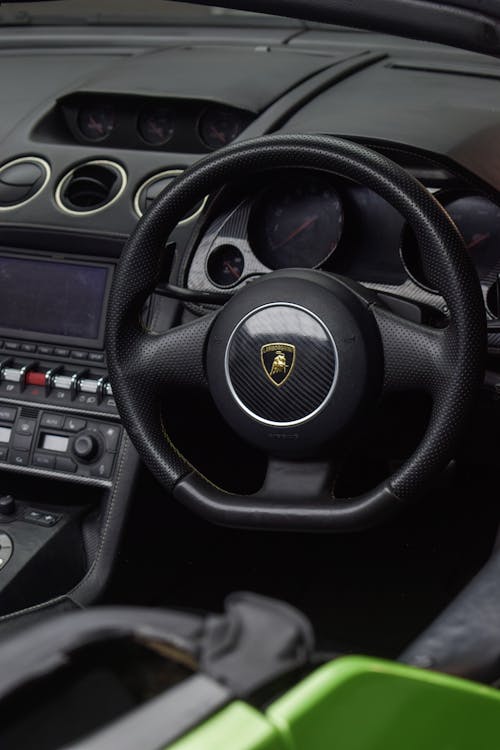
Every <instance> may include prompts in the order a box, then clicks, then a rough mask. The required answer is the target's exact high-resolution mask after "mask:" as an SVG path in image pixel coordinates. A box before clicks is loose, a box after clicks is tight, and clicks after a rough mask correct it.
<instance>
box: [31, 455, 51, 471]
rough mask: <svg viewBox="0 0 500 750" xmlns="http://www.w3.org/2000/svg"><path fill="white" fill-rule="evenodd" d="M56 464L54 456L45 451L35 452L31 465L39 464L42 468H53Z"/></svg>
mask: <svg viewBox="0 0 500 750" xmlns="http://www.w3.org/2000/svg"><path fill="white" fill-rule="evenodd" d="M55 464H56V461H55V458H54V456H49V455H47V453H35V455H34V456H33V465H34V466H39V467H40V468H43V469H53V468H54V466H55Z"/></svg>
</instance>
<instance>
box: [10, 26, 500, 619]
mask: <svg viewBox="0 0 500 750" xmlns="http://www.w3.org/2000/svg"><path fill="white" fill-rule="evenodd" d="M0 58H1V65H0V475H1V476H2V479H3V481H4V484H5V485H6V486H7V485H8V486H9V487H12V488H13V489H12V493H13V495H14V494H15V495H16V498H15V503H14V504H13V503H10V507H11V509H12V507H13V505H16V503H17V505H16V508H17V510H16V511H15V513H14V515H13V516H12V520H11V521H6V522H5V523H4V522H3V520H2V533H4V532H5V534H6V535H7V536H9V537H10V538H11V539H12V541H13V544H11V545H10V549H11V550H12V549H14V550H15V552H14V553H13V554H12V555H11V556H10V557H8V556H7V555H6V553H5V552H4V551H2V556H0V560H3V563H2V562H0V569H2V565H3V566H6V567H5V570H3V571H2V576H3V582H4V588H3V589H2V586H0V589H1V591H0V594H1V595H2V596H3V597H4V598H3V602H0V614H2V613H4V612H6V611H13V610H15V609H20V608H22V607H24V606H32V605H33V603H36V602H41V601H44V600H45V599H51V598H52V597H53V596H54V595H55V594H58V593H61V592H65V591H68V590H70V589H71V587H72V586H74V585H75V583H76V582H77V581H78V580H80V579H81V578H82V576H83V574H84V573H85V571H88V570H90V567H89V565H90V563H91V561H93V560H94V559H97V557H98V556H99V551H100V550H101V546H106V547H107V549H108V553H107V554H106V556H105V557H106V559H107V560H112V559H113V553H112V550H113V549H115V550H116V545H117V544H118V539H119V531H120V525H121V524H122V523H123V519H124V518H125V507H126V503H127V502H128V501H129V499H130V496H131V494H132V492H133V483H134V476H135V474H134V473H135V472H136V471H137V468H138V466H139V460H138V457H137V455H136V454H135V453H134V451H133V448H132V446H131V444H130V442H129V439H128V436H127V435H126V433H125V431H124V429H123V426H122V425H121V423H120V418H119V414H118V412H117V409H116V404H115V401H114V397H113V391H112V386H111V383H110V382H109V378H108V370H107V362H106V355H105V347H104V329H105V319H106V310H107V304H108V297H109V290H110V285H111V282H112V278H113V274H114V272H115V268H116V264H117V262H118V259H119V258H120V254H121V252H122V249H123V247H124V244H125V243H126V241H127V238H128V236H129V235H130V233H131V232H132V231H133V230H134V228H135V227H136V225H137V222H138V221H140V220H141V216H142V215H143V214H144V212H145V211H146V210H147V209H148V208H149V207H150V206H151V204H152V203H153V202H154V200H155V198H156V197H157V196H158V195H159V193H160V192H161V191H162V190H163V189H164V188H165V187H166V186H167V185H168V184H169V182H170V181H171V180H173V179H175V178H176V177H177V176H178V175H179V174H182V172H183V171H184V170H185V169H187V168H189V167H190V166H191V165H193V164H196V163H197V162H199V160H200V159H203V157H204V156H205V155H207V154H209V153H211V152H214V151H216V150H217V149H220V148H223V147H224V146H225V145H227V144H229V143H232V142H237V141H238V140H243V139H249V138H253V137H258V136H261V135H264V134H267V133H279V132H283V133H290V132H296V133H330V134H334V135H337V136H342V137H347V138H351V139H353V140H356V141H358V142H361V143H364V144H366V145H368V146H370V147H371V148H373V149H375V150H378V151H379V152H380V153H382V154H386V155H387V156H389V157H390V158H392V159H394V160H395V161H396V162H397V163H398V164H400V165H402V166H403V167H404V168H405V169H407V170H409V171H410V172H411V173H412V174H413V175H414V176H415V177H416V178H417V179H419V180H420V181H421V182H422V183H423V184H424V185H425V186H426V187H427V189H428V190H429V191H431V192H432V193H433V194H434V196H435V197H436V199H437V200H439V201H440V202H441V203H442V205H443V206H444V207H445V208H446V210H447V211H448V212H449V214H450V216H451V217H452V219H453V220H454V221H455V223H456V225H457V227H458V228H459V230H460V232H461V233H462V235H463V238H464V241H465V244H466V246H467V250H468V252H469V253H470V254H471V257H472V259H473V261H474V264H475V268H476V270H477V273H478V276H479V278H480V281H481V285H482V289H483V295H484V301H485V310H486V311H487V315H488V319H489V322H490V324H491V325H492V326H493V327H492V328H491V331H490V334H489V344H490V352H491V354H492V355H494V356H496V357H498V355H499V354H500V335H499V334H498V333H497V332H496V330H494V326H495V324H497V325H498V321H499V320H500V293H499V283H498V277H499V274H500V168H498V165H497V159H496V150H495V148H496V144H497V143H499V142H500V140H499V135H500V95H499V94H500V63H498V62H497V61H495V60H491V59H489V58H485V57H483V56H481V55H476V54H473V53H465V52H457V51H453V50H450V49H446V48H442V47H438V46H437V45H426V44H421V43H418V42H410V41H407V40H405V41H402V40H398V39H394V38H388V37H383V36H379V35H376V34H360V33H357V32H354V31H349V30H346V31H340V30H326V29H325V30H318V29H316V30H312V29H302V28H298V27H295V26H294V27H293V28H285V27H284V28H280V27H279V26H274V25H273V26H268V27H262V28H261V27H259V26H258V25H254V24H249V25H245V26H241V27H237V26H236V25H231V26H220V27H217V26H216V25H213V26H207V27H203V28H202V27H193V28H187V27H185V28H184V27H176V28H175V29H166V28H162V29H156V28H154V27H148V28H132V27H130V28H127V29H126V30H125V29H124V28H110V29H107V28H105V27H102V28H101V27H99V28H97V27H80V28H78V29H72V30H71V31H70V30H65V31H64V32H63V31H62V29H60V28H55V29H51V28H50V27H45V28H43V29H38V28H36V27H23V28H22V29H20V28H11V29H9V28H5V29H2V28H0ZM165 245H166V250H167V252H166V253H165V261H166V262H165V268H164V269H162V277H161V280H160V285H159V288H158V289H157V293H156V294H153V295H152V296H151V298H150V299H149V300H148V301H147V302H146V304H145V307H144V318H145V322H146V323H147V325H148V327H149V328H150V329H152V330H156V331H164V330H167V329H169V328H170V327H172V326H173V325H176V324H178V323H181V322H184V321H189V320H190V319H192V317H193V316H197V315H201V314H204V313H205V312H206V310H207V308H210V305H207V304H206V302H205V303H203V304H202V303H200V302H199V299H200V297H202V296H203V295H200V296H199V297H198V298H197V302H196V303H193V302H185V303H182V302H181V301H179V300H178V299H172V298H168V297H166V296H165V294H163V293H162V291H164V290H162V289H161V286H162V285H163V284H164V283H168V282H170V285H171V287H173V286H177V287H180V286H182V287H187V290H188V292H189V290H190V292H192V293H193V294H194V297H196V292H205V293H207V292H208V293H214V294H213V295H211V296H214V295H215V294H218V295H219V299H220V297H221V296H222V297H223V298H225V297H227V295H231V294H235V293H237V292H238V290H239V289H240V288H241V287H242V286H243V285H245V284H248V283H252V280H254V279H256V278H258V277H259V276H260V275H262V274H265V273H269V272H271V271H273V270H274V269H278V268H286V267H297V266H300V267H306V268H321V269H324V270H326V271H331V272H333V273H337V274H345V275H346V276H349V277H351V278H353V279H355V280H357V281H359V282H361V283H363V284H366V285H367V286H368V287H371V288H373V289H376V290H378V291H379V292H380V293H382V294H383V295H384V296H385V299H386V300H393V301H397V302H398V303H401V302H402V303H403V306H404V305H406V307H405V308H404V309H405V310H406V313H407V314H408V315H409V316H411V317H413V319H419V320H425V321H426V322H431V323H435V324H437V325H439V324H441V322H442V320H443V317H446V314H447V308H446V300H444V299H442V298H441V296H440V295H439V293H438V291H437V290H433V289H432V288H431V285H430V284H429V283H428V281H427V279H426V278H425V273H424V272H423V269H422V268H421V267H420V265H419V258H418V253H417V252H416V240H415V238H414V237H413V236H412V234H411V232H410V231H409V229H408V227H406V226H405V223H404V221H403V219H402V218H401V216H400V215H399V214H398V213H397V212H396V211H395V210H394V209H393V208H392V207H391V206H390V205H388V204H387V203H386V202H385V201H384V200H382V199H381V198H380V197H379V196H378V195H376V194H375V193H373V192H372V191H371V190H370V189H368V188H367V187H365V186H361V185H357V184H355V183H352V182H349V181H348V180H345V179H343V178H341V177H339V176H338V175H335V174H330V173H328V172H325V171H304V170H299V169H293V170H292V169H288V170H279V171H271V172H265V173H261V174H257V175H255V176H253V177H252V178H250V179H245V180H239V181H238V180H235V182H234V183H233V184H231V185H227V186H226V187H225V188H224V189H223V190H221V191H220V192H219V193H217V194H215V195H207V196H206V197H205V198H204V199H203V200H201V201H200V202H199V203H198V205H195V206H192V208H191V210H190V211H189V212H188V213H187V214H186V215H185V216H184V217H183V218H182V220H181V221H180V222H179V224H178V226H177V227H176V228H175V229H174V231H173V232H172V234H171V236H170V237H165ZM182 291H183V292H184V293H185V292H186V289H183V290H182ZM187 296H189V294H188V295H187ZM497 380H498V378H497V376H496V375H495V383H496V382H497ZM205 407H206V405H205V406H204V405H197V404H193V408H194V409H197V408H200V409H202V408H205ZM172 412H175V405H174V406H173V408H172ZM174 417H175V415H174ZM176 427H177V429H178V433H179V434H178V435H175V437H176V439H177V438H178V443H179V446H180V448H181V449H182V447H183V442H182V441H183V439H185V442H186V443H187V436H185V435H184V433H183V429H184V430H186V431H188V432H189V438H190V437H191V434H192V429H191V425H190V424H186V420H185V414H184V412H183V413H182V414H180V415H178V424H177V425H176ZM203 440H204V438H203ZM221 444H222V443H221ZM224 446H225V447H224V450H221V451H219V452H218V455H217V456H215V457H213V456H208V457H207V456H206V453H207V452H206V446H205V445H203V446H201V448H200V450H199V455H196V456H194V460H193V464H194V465H199V466H200V467H201V468H202V469H203V468H204V463H203V462H204V461H209V462H210V466H208V467H207V472H208V473H210V472H212V471H214V464H215V463H217V462H218V463H217V466H218V468H216V470H215V471H216V473H217V472H220V473H221V474H223V475H224V476H225V477H226V479H227V477H228V474H231V473H232V474H234V479H233V478H231V480H230V481H228V484H229V485H230V484H231V482H233V481H234V484H235V486H237V485H238V482H239V477H238V475H239V473H240V472H239V466H240V464H238V462H237V460H236V459H237V455H239V451H238V450H237V448H238V446H237V445H236V444H235V440H234V438H233V436H232V435H231V436H229V438H228V439H227V440H226V439H224ZM241 455H243V453H242V454H241ZM244 455H245V461H246V462H247V463H249V464H250V463H252V462H253V463H252V465H253V466H254V467H255V471H254V472H253V474H254V475H255V477H256V479H258V477H259V476H260V474H259V472H260V470H261V468H262V467H261V465H260V463H259V460H258V457H256V456H254V455H251V454H250V452H249V451H248V450H247V451H246V452H245V454H244ZM250 473H252V472H250ZM16 513H17V515H15V514H16ZM78 514H82V515H83V516H85V518H86V521H85V524H84V533H83V534H78V535H76V536H75V532H74V524H73V520H74V518H75V517H76V516H77V515H78ZM7 523H8V524H9V526H8V529H7V530H5V526H6V524H7ZM28 532H29V533H28ZM59 534H62V535H63V536H65V539H66V542H65V549H66V552H65V554H64V555H63V556H62V558H61V556H60V554H59V552H57V549H56V553H57V554H53V555H52V554H50V555H49V554H47V556H46V557H45V558H43V559H42V558H41V557H40V555H39V552H40V554H42V553H43V554H45V552H46V551H47V550H49V551H50V549H51V548H52V549H54V548H53V547H51V545H52V544H53V543H54V544H55V543H56V541H57V538H58V535H59ZM106 535H108V537H107V539H105V538H104V537H106ZM111 535H113V536H112V538H111ZM33 539H35V541H36V544H33ZM53 540H54V542H53ZM113 545H114V547H113ZM110 549H111V552H109V550H110ZM67 550H71V554H68V553H67ZM75 550H78V551H79V553H78V555H75V554H73V552H74V551H75ZM19 551H21V552H22V554H21V555H19V554H18V552H19ZM76 557H78V560H79V562H78V568H77V569H75V570H70V568H69V567H68V565H67V564H65V563H64V562H63V564H60V561H61V559H64V561H65V562H66V561H67V560H76ZM41 559H42V562H41V563H40V560H41ZM43 560H46V562H43ZM51 560H53V561H56V562H57V561H59V562H58V564H57V571H55V567H56V566H55V564H54V567H53V568H51V567H50V565H49V563H50V561H51ZM101 560H103V557H101ZM103 564H104V563H103ZM26 566H32V569H33V570H34V571H35V573H36V575H34V576H33V581H34V582H35V583H34V585H33V586H32V587H31V588H29V587H28V589H29V590H28V589H23V587H22V586H21V587H20V586H18V585H16V577H17V575H18V574H21V573H22V574H23V575H24V573H25V571H26ZM92 570H94V568H93V567H92ZM61 571H63V572H64V573H65V574H66V573H67V576H66V578H65V580H64V581H63V580H61V577H60V576H61ZM106 575H107V573H106V574H103V573H102V571H99V570H97V572H96V577H98V579H99V586H102V581H104V580H105V578H106ZM17 580H19V579H18V578H17ZM54 582H55V583H54ZM42 583H43V584H44V586H45V588H44V587H43V586H42V585H41V584H42ZM6 586H8V587H10V589H9V590H10V592H11V594H10V596H11V599H9V601H7V600H6V599H5V596H6V594H5V592H6V590H7V589H6V588H5V587H6ZM23 592H24V593H23ZM82 596H83V601H84V603H85V601H89V600H90V599H92V598H93V597H94V596H95V590H94V591H93V592H92V596H90V594H89V593H88V591H87V593H86V594H84V595H82ZM20 597H21V598H20ZM85 597H86V598H85Z"/></svg>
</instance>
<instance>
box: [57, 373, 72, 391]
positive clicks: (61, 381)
mask: <svg viewBox="0 0 500 750" xmlns="http://www.w3.org/2000/svg"><path fill="white" fill-rule="evenodd" d="M71 381H72V377H71V375H55V377H54V380H53V383H54V388H61V389H62V390H65V391H69V390H70V388H71Z"/></svg>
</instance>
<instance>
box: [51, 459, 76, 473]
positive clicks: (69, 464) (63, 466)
mask: <svg viewBox="0 0 500 750" xmlns="http://www.w3.org/2000/svg"><path fill="white" fill-rule="evenodd" d="M56 469H57V470H58V471H71V472H72V473H73V472H75V471H76V469H77V466H76V464H75V462H74V461H73V460H72V459H71V458H68V457H67V456H56Z"/></svg>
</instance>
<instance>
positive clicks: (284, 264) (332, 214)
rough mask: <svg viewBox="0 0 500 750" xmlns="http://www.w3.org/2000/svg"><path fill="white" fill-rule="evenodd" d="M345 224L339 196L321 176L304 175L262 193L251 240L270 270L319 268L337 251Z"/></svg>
mask: <svg viewBox="0 0 500 750" xmlns="http://www.w3.org/2000/svg"><path fill="white" fill-rule="evenodd" d="M343 222H344V214H343V210H342V203H341V200H340V197H339V194H338V193H337V191H336V190H335V188H334V187H332V183H331V180H330V179H329V178H328V177H326V176H323V175H310V174H309V175H300V176H295V177H291V178H289V179H288V180H287V181H286V182H284V181H279V182H278V183H275V184H274V185H273V186H271V187H270V188H268V189H267V190H265V191H264V193H263V194H262V195H261V197H260V199H259V201H258V203H257V205H256V207H255V210H254V212H253V215H252V218H251V226H250V239H251V244H252V247H253V250H254V252H255V254H256V256H257V257H258V259H259V260H260V261H261V263H263V264H264V265H265V266H267V267H268V268H272V269H273V270H274V269H277V268H293V267H295V268H316V267H317V266H319V265H321V264H322V263H324V262H325V261H326V260H327V258H328V257H329V255H330V254H331V253H332V252H333V251H334V250H335V248H336V247H337V245H338V243H339V240H340V237H341V234H342V227H343Z"/></svg>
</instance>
